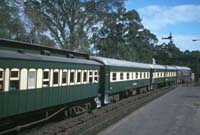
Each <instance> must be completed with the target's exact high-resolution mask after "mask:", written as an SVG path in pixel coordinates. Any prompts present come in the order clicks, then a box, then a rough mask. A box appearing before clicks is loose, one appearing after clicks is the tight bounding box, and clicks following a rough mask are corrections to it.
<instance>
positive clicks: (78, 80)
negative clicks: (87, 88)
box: [77, 72, 81, 83]
mask: <svg viewBox="0 0 200 135" xmlns="http://www.w3.org/2000/svg"><path fill="white" fill-rule="evenodd" d="M80 82H81V72H77V83H80Z"/></svg>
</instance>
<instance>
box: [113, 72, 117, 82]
mask: <svg viewBox="0 0 200 135" xmlns="http://www.w3.org/2000/svg"><path fill="white" fill-rule="evenodd" d="M112 80H113V81H115V80H117V73H112Z"/></svg>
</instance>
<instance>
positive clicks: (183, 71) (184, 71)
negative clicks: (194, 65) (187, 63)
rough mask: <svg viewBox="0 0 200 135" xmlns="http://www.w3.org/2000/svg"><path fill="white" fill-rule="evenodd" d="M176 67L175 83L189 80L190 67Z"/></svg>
mask: <svg viewBox="0 0 200 135" xmlns="http://www.w3.org/2000/svg"><path fill="white" fill-rule="evenodd" d="M176 69H177V83H185V82H190V81H191V74H192V72H191V69H190V68H188V67H184V66H176Z"/></svg>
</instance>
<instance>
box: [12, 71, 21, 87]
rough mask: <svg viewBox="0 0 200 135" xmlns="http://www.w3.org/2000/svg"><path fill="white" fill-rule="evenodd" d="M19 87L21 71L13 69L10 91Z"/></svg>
mask: <svg viewBox="0 0 200 135" xmlns="http://www.w3.org/2000/svg"><path fill="white" fill-rule="evenodd" d="M18 89H19V71H11V73H10V91H14V90H18Z"/></svg>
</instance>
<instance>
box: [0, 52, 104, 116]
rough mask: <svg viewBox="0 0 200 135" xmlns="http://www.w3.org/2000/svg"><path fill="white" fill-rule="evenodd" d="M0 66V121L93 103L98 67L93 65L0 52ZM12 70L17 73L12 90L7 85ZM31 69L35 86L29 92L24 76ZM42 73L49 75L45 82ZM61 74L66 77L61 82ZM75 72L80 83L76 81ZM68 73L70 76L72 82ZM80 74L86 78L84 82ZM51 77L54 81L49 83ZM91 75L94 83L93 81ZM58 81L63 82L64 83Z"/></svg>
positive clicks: (97, 84) (76, 60)
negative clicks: (0, 75) (0, 88)
mask: <svg viewBox="0 0 200 135" xmlns="http://www.w3.org/2000/svg"><path fill="white" fill-rule="evenodd" d="M0 63H1V65H0V69H1V70H2V73H3V74H4V82H3V83H4V86H3V87H4V88H3V91H1V92H0V119H3V118H7V117H10V116H15V115H19V114H24V113H27V112H33V111H37V110H41V109H45V108H51V107H55V106H62V105H65V104H73V103H75V102H80V101H82V100H89V99H91V100H94V98H95V97H97V96H98V92H99V89H100V86H99V71H100V64H99V63H97V62H95V61H90V60H83V59H76V58H61V57H56V56H43V55H40V54H31V53H19V52H14V51H5V50H4V51H2V50H1V51H0ZM13 69H15V70H16V69H17V71H18V75H19V80H18V81H19V85H16V84H15V85H16V87H18V88H16V87H15V89H13V86H14V83H13V82H11V79H12V78H11V76H12V73H11V72H12V70H13ZM33 69H34V71H36V72H35V73H36V80H35V83H36V84H35V87H34V88H31V87H29V84H28V76H29V71H32V70H33ZM46 70H47V71H49V81H48V79H44V78H43V77H44V76H45V75H44V71H46ZM64 71H66V73H68V75H66V79H63V78H62V75H63V74H64ZM90 71H91V72H90ZM15 72H16V71H15ZM79 72H80V80H79V81H77V75H78V74H79ZM70 73H73V79H71V80H73V81H72V82H70V77H69V76H70ZM90 73H92V75H93V78H92V76H91V78H92V79H93V80H92V81H90V80H89V79H90V78H89V77H90ZM83 74H87V75H86V77H84V78H85V81H83V79H84V78H83ZM53 75H55V76H56V77H57V79H54V80H52V78H53V77H54V76H53ZM94 75H96V79H97V80H94V79H95V78H94ZM39 76H40V77H39ZM71 77H72V74H71ZM54 78H55V77H54ZM45 80H47V82H48V83H46V82H44V81H45ZM61 80H62V81H63V80H65V83H64V81H63V82H62V81H61ZM40 81H43V83H44V84H41V83H42V82H40ZM55 82H56V85H55ZM12 83H13V84H12ZM63 83H64V84H63ZM11 85H13V86H12V87H11Z"/></svg>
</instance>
